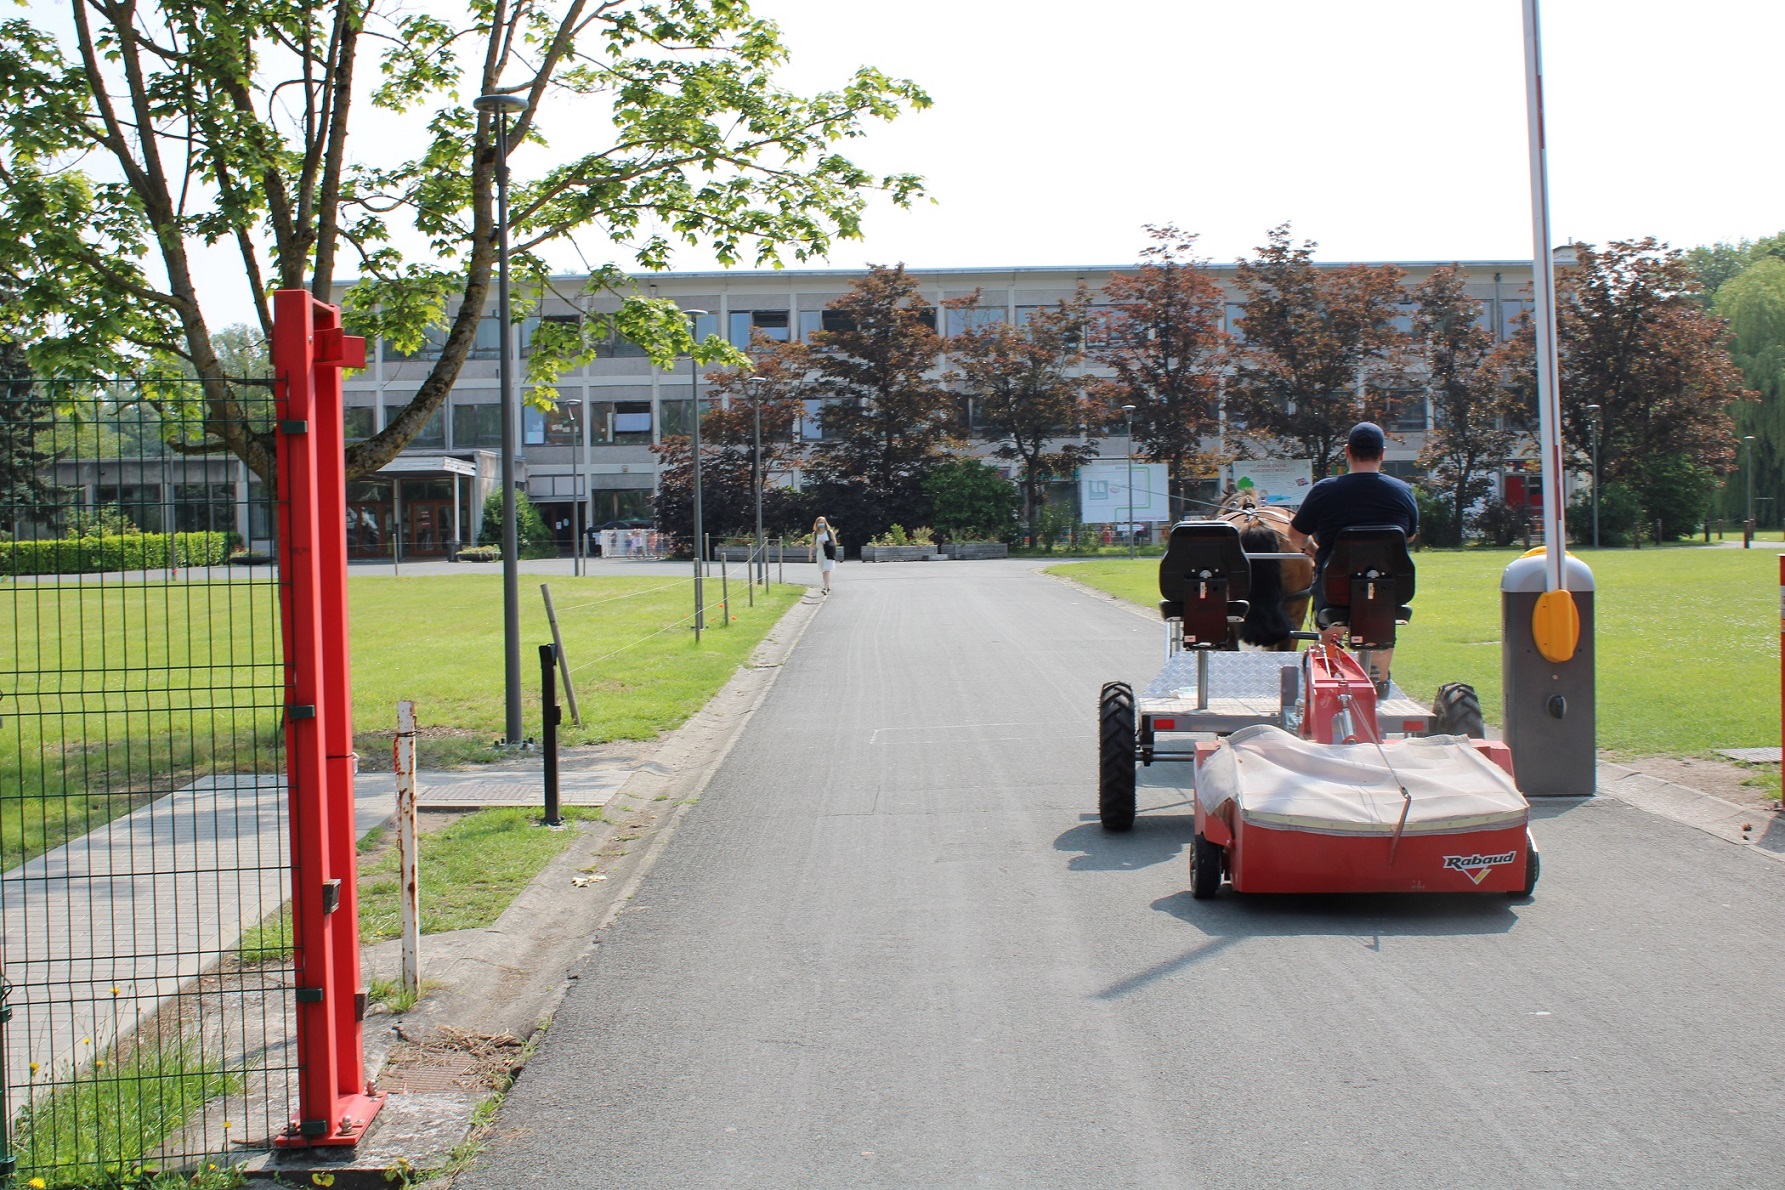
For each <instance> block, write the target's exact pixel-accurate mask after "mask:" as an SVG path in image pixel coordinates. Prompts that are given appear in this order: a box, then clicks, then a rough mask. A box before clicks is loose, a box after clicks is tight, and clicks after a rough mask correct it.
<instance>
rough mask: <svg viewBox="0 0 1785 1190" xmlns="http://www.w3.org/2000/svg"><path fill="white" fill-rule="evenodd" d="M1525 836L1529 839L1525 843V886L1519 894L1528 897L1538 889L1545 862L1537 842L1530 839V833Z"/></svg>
mask: <svg viewBox="0 0 1785 1190" xmlns="http://www.w3.org/2000/svg"><path fill="white" fill-rule="evenodd" d="M1525 837H1526V839H1527V842H1526V844H1525V887H1524V888H1523V889H1522V890H1520V892H1519V894H1518V895H1519V896H1522V897H1528V896H1530V895H1532V894H1533V893H1535V892H1536V891H1537V877H1538V875H1539V874H1541V873H1542V871H1543V863H1542V861H1541V858H1540V857H1539V856H1538V854H1537V844H1536V843H1535V842H1534V841H1529V840H1530V836H1529V835H1528V834H1527V835H1526V836H1525Z"/></svg>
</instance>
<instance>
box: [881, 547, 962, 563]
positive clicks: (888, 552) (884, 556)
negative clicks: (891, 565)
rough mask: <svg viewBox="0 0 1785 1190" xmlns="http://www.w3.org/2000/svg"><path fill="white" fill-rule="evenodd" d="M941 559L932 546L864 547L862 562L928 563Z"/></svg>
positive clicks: (940, 555)
mask: <svg viewBox="0 0 1785 1190" xmlns="http://www.w3.org/2000/svg"><path fill="white" fill-rule="evenodd" d="M941 557H943V555H942V554H939V553H937V552H936V547H935V546H933V545H864V546H862V561H864V562H929V561H933V560H935V559H939V558H941Z"/></svg>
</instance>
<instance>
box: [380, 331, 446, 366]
mask: <svg viewBox="0 0 1785 1190" xmlns="http://www.w3.org/2000/svg"><path fill="white" fill-rule="evenodd" d="M445 346H446V328H445V327H443V326H431V327H429V328H428V329H427V330H426V331H425V332H424V338H423V339H422V342H421V346H419V347H417V348H416V349H415V350H414V351H400V350H398V349H397V346H396V344H394V343H392V342H391V341H390V340H389V339H386V340H385V341H384V358H385V359H387V360H395V361H401V360H409V359H421V360H430V359H439V358H440V352H441V350H442V349H443V348H444V347H445Z"/></svg>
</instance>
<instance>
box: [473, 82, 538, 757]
mask: <svg viewBox="0 0 1785 1190" xmlns="http://www.w3.org/2000/svg"><path fill="white" fill-rule="evenodd" d="M471 106H472V107H475V108H476V109H477V110H478V111H480V112H482V113H484V114H485V115H487V116H490V117H492V118H493V119H494V120H495V122H496V267H497V269H498V272H497V279H496V324H497V326H499V327H500V328H501V331H502V352H501V372H500V375H501V384H502V403H501V408H502V663H503V693H504V709H505V711H506V715H505V717H504V718H505V725H504V726H505V738H506V742H507V743H508V744H509V745H510V746H511V747H512V746H515V745H518V744H519V743H520V742H521V740H522V735H521V731H522V724H521V565H520V560H521V549H520V534H519V532H518V531H517V530H516V527H515V510H514V505H515V499H514V453H515V447H516V444H515V440H514V420H515V398H514V361H513V359H512V358H511V357H512V356H513V354H514V336H513V331H512V324H511V322H510V310H509V301H508V118H509V117H510V116H512V115H514V114H515V113H517V112H524V111H526V110H527V101H526V100H525V99H522V98H521V97H520V96H519V95H479V96H478V97H477V98H476V99H475V100H473V101H472V104H471Z"/></svg>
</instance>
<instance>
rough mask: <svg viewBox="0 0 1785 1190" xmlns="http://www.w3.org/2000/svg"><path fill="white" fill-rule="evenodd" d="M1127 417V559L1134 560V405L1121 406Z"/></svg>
mask: <svg viewBox="0 0 1785 1190" xmlns="http://www.w3.org/2000/svg"><path fill="white" fill-rule="evenodd" d="M1122 413H1123V414H1124V415H1125V416H1126V417H1127V419H1128V433H1127V435H1126V437H1127V439H1128V450H1127V452H1126V453H1127V455H1128V560H1129V561H1130V562H1132V561H1134V406H1132V405H1124V406H1122Z"/></svg>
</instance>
